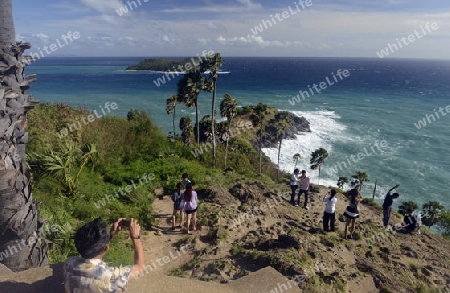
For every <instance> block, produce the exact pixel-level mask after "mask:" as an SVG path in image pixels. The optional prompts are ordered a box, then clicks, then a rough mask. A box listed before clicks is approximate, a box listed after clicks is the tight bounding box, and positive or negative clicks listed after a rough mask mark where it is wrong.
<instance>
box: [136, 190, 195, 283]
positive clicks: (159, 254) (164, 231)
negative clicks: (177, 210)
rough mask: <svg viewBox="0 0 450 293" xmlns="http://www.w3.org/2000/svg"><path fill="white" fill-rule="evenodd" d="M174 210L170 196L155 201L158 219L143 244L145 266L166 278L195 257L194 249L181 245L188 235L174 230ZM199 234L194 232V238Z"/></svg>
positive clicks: (155, 213) (154, 207)
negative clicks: (172, 271)
mask: <svg viewBox="0 0 450 293" xmlns="http://www.w3.org/2000/svg"><path fill="white" fill-rule="evenodd" d="M172 210H173V202H172V200H171V199H170V196H168V195H165V196H163V197H157V198H156V199H155V201H154V203H153V213H154V215H155V218H156V223H155V226H154V230H153V231H148V232H147V233H148V234H147V235H145V236H144V237H143V242H142V245H143V246H144V257H145V264H146V265H150V266H152V267H153V268H154V269H153V271H152V273H158V274H163V275H166V276H167V274H168V273H169V272H170V271H171V270H172V269H174V268H179V267H181V266H182V265H183V264H185V263H187V262H188V261H189V260H191V259H192V258H193V256H194V255H193V251H192V248H191V247H190V246H187V245H186V244H182V243H181V242H184V241H186V239H187V238H188V235H187V234H186V233H185V232H184V231H183V230H182V229H180V228H176V229H175V230H172ZM178 224H179V222H178V221H177V225H178ZM197 234H198V235H200V234H201V232H200V231H197V232H193V236H195V235H197ZM180 247H181V248H180ZM149 270H150V268H149ZM149 272H150V271H149Z"/></svg>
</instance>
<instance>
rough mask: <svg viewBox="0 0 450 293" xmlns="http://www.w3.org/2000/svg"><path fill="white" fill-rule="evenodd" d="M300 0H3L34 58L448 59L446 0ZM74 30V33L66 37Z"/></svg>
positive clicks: (449, 14)
mask: <svg viewBox="0 0 450 293" xmlns="http://www.w3.org/2000/svg"><path fill="white" fill-rule="evenodd" d="M308 1H309V2H308ZM308 1H306V0H295V1H294V0H292V1H289V0H288V1H286V0H278V1H273V0H222V1H219V0H188V1H180V0H177V1H175V0H158V1H155V0H133V1H132V0H129V1H128V0H70V1H68V0H45V1H44V0H12V5H13V17H14V24H15V28H16V38H17V40H20V41H26V42H30V43H31V44H32V46H33V47H32V48H31V49H30V50H29V51H28V53H35V54H40V56H41V57H56V56H96V57H97V56H105V57H106V56H139V57H160V56H195V55H197V54H198V55H201V54H202V53H204V52H205V51H206V52H208V51H214V52H220V53H221V55H222V56H230V57H231V56H247V57H252V56H253V57H263V56H280V57H288V56H289V57H371V58H380V53H381V51H382V50H385V49H389V47H388V45H389V44H390V45H391V47H390V49H389V50H388V51H386V52H387V53H388V54H384V55H383V58H425V59H430V58H431V59H450V50H449V48H450V1H449V0H426V1H425V0H377V1H373V0H308ZM125 8H126V9H125ZM131 8H132V9H131ZM126 11H127V12H126ZM427 23H428V26H427ZM433 23H435V24H434V25H433V26H432V24H433ZM255 27H259V28H260V29H259V30H258V31H256V30H255ZM75 33H78V34H75ZM74 34H75V35H76V36H77V37H78V38H76V39H75V38H73V37H71V38H69V37H68V36H69V35H71V36H73V35H74ZM410 35H413V37H411V36H410ZM63 36H65V37H63ZM403 37H404V38H405V39H403V40H404V41H402V38H403ZM408 37H410V38H411V41H408ZM397 39H398V41H397ZM398 42H400V44H398ZM52 44H55V46H53V47H52V50H51V49H50V46H51V45H52ZM394 44H395V45H396V47H395V46H394ZM400 45H401V46H400ZM45 47H46V48H47V49H45Z"/></svg>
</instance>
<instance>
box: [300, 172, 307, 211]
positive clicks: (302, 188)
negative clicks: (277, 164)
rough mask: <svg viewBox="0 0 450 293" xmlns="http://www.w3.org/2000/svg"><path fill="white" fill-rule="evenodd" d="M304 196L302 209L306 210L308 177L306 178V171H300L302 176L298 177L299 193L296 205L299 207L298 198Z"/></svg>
mask: <svg viewBox="0 0 450 293" xmlns="http://www.w3.org/2000/svg"><path fill="white" fill-rule="evenodd" d="M303 193H304V194H305V204H304V205H303V207H304V208H305V209H308V193H309V177H306V171H305V170H302V176H300V191H299V192H298V205H300V197H301V195H302V194H303Z"/></svg>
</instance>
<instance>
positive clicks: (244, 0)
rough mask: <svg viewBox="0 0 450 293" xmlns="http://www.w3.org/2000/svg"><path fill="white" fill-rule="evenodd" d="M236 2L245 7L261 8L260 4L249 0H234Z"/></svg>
mask: <svg viewBox="0 0 450 293" xmlns="http://www.w3.org/2000/svg"><path fill="white" fill-rule="evenodd" d="M236 1H237V2H239V3H241V4H244V5H245V6H246V7H247V8H250V9H261V8H262V6H261V4H255V3H253V2H252V1H251V0H236Z"/></svg>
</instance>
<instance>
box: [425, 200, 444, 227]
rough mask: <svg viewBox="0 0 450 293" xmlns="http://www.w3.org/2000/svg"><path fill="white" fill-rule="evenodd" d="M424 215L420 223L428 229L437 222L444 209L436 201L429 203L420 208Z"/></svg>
mask: <svg viewBox="0 0 450 293" xmlns="http://www.w3.org/2000/svg"><path fill="white" fill-rule="evenodd" d="M422 209H423V212H424V213H425V215H424V216H423V217H422V223H423V224H424V225H425V226H427V227H428V228H430V227H431V226H433V225H434V224H437V223H438V222H439V218H440V216H441V214H442V213H445V207H444V206H443V205H441V203H440V202H437V201H429V202H427V203H426V204H424V205H423V206H422Z"/></svg>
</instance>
